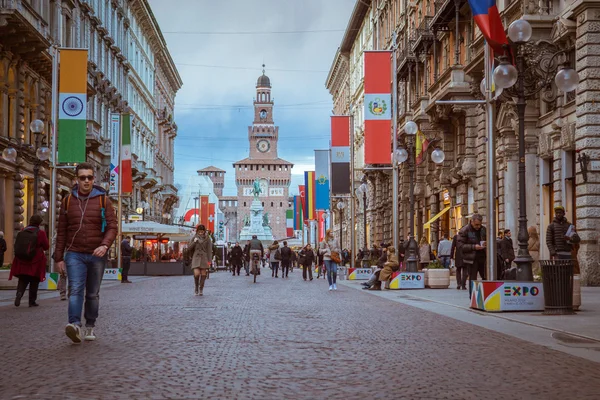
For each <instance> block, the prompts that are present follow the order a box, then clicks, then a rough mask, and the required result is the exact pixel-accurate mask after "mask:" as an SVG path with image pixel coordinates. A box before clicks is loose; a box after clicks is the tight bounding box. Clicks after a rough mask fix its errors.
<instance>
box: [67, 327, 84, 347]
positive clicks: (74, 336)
mask: <svg viewBox="0 0 600 400" xmlns="http://www.w3.org/2000/svg"><path fill="white" fill-rule="evenodd" d="M65 334H66V335H67V337H68V338H69V339H71V340H72V341H73V343H81V327H80V326H79V325H75V324H67V326H66V327H65Z"/></svg>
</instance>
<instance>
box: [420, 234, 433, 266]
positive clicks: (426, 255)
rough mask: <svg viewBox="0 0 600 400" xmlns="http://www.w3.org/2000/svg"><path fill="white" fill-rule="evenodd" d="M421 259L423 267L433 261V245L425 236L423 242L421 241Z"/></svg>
mask: <svg viewBox="0 0 600 400" xmlns="http://www.w3.org/2000/svg"><path fill="white" fill-rule="evenodd" d="M419 260H420V264H421V269H423V268H427V266H428V265H429V263H430V262H431V246H430V245H429V241H428V240H427V238H426V237H425V236H423V237H422V238H421V242H420V243H419Z"/></svg>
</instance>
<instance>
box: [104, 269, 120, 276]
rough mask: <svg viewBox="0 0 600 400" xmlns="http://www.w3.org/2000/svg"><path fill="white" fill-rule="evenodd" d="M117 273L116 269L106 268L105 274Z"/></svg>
mask: <svg viewBox="0 0 600 400" xmlns="http://www.w3.org/2000/svg"><path fill="white" fill-rule="evenodd" d="M116 274H117V270H116V269H106V270H104V275H116Z"/></svg>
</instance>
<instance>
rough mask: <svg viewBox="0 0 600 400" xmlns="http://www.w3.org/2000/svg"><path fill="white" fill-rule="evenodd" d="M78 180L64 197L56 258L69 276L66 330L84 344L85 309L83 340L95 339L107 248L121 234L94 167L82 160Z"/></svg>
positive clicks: (61, 271) (67, 333)
mask: <svg viewBox="0 0 600 400" xmlns="http://www.w3.org/2000/svg"><path fill="white" fill-rule="evenodd" d="M75 172H76V173H77V183H76V184H75V186H73V190H72V191H71V194H70V195H68V196H66V197H65V198H64V199H63V202H62V204H61V208H60V214H59V218H58V229H57V233H56V247H55V251H54V261H55V262H56V266H57V268H58V271H59V272H60V273H64V272H65V269H66V272H67V276H68V277H69V323H68V324H67V326H66V327H65V333H66V335H67V336H68V337H69V339H71V340H72V341H73V342H74V343H81V341H82V332H81V312H82V309H83V308H84V293H85V312H84V316H85V332H84V334H83V339H85V340H90V341H91V340H95V339H96V335H95V334H94V326H95V324H96V319H97V318H98V308H99V305H100V296H99V293H100V284H101V283H102V277H103V276H104V268H105V267H106V261H107V251H108V249H109V248H110V246H111V245H112V243H113V241H114V240H115V238H116V236H117V217H116V215H115V211H114V208H113V206H112V204H111V202H110V200H109V199H108V198H107V196H106V191H105V190H104V189H103V188H101V187H100V186H96V185H94V168H93V166H92V165H91V164H89V163H81V164H79V165H78V166H77V168H76V169H75Z"/></svg>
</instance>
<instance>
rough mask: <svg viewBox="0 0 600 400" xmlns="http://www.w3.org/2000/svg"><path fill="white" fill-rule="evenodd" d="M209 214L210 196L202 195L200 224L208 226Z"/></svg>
mask: <svg viewBox="0 0 600 400" xmlns="http://www.w3.org/2000/svg"><path fill="white" fill-rule="evenodd" d="M208 214H209V210H208V196H200V224H202V225H204V226H205V227H207V226H208ZM207 229H208V228H207Z"/></svg>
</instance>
